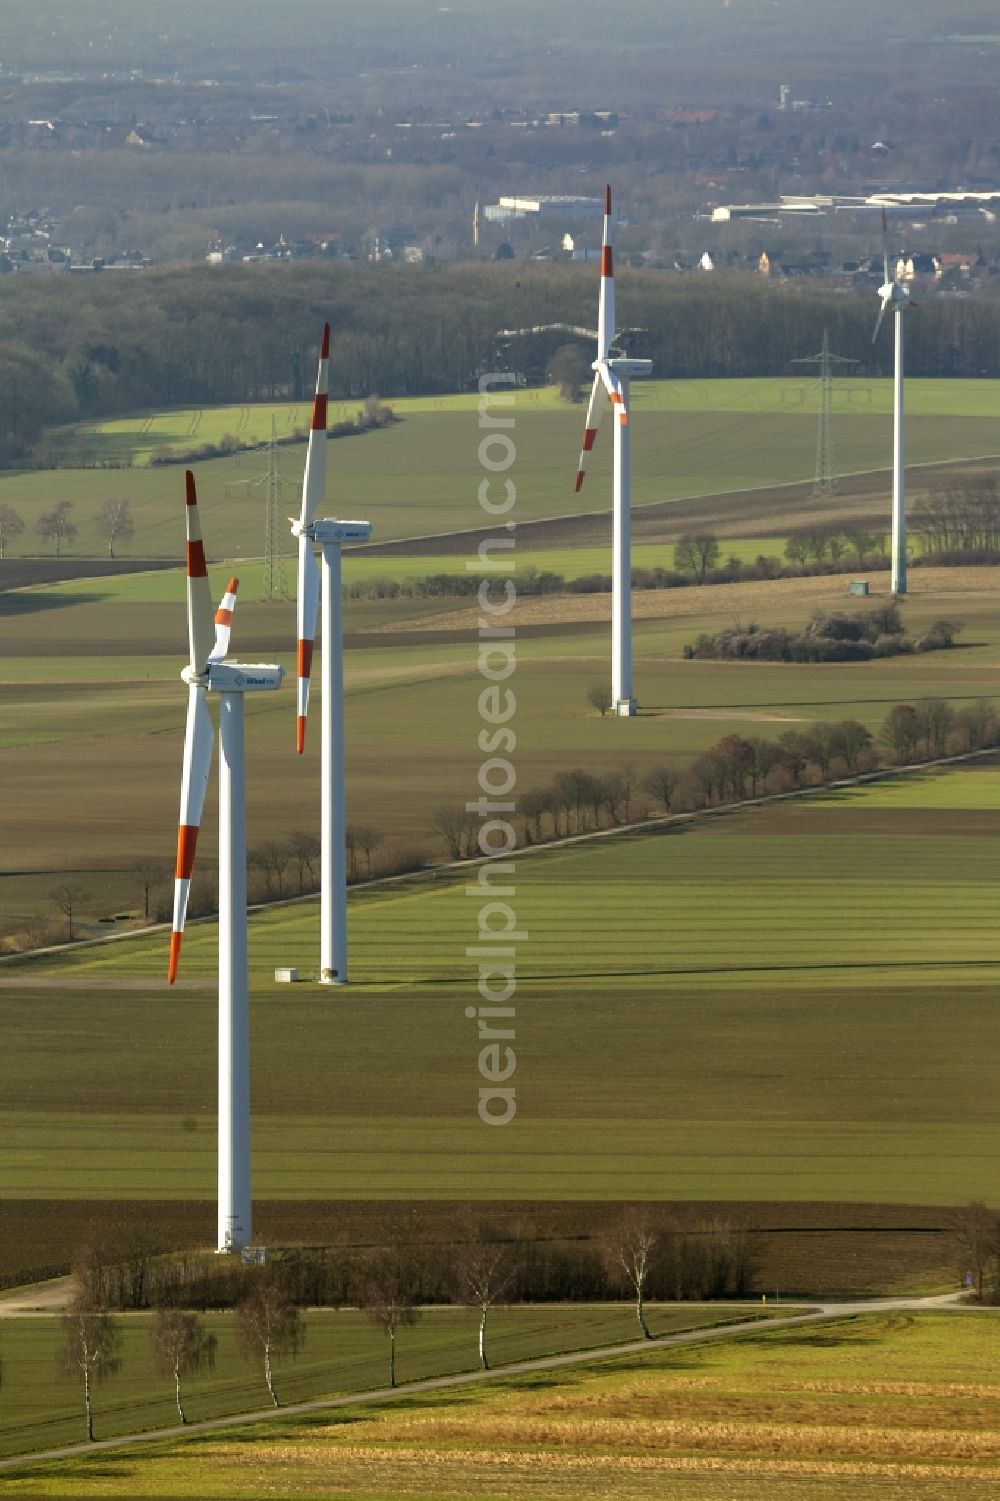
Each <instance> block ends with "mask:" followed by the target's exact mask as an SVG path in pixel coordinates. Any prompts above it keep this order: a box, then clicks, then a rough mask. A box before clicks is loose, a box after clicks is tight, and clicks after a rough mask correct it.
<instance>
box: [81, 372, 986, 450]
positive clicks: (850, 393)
mask: <svg viewBox="0 0 1000 1501" xmlns="http://www.w3.org/2000/svg"><path fill="white" fill-rule="evenodd" d="M496 390H497V391H498V392H501V391H503V388H502V387H500V386H497V387H496ZM818 390H819V387H818V382H817V381H815V380H808V379H798V378H790V377H775V378H759V379H747V380H675V381H666V380H648V381H636V382H635V383H634V384H633V387H632V405H633V407H634V408H635V410H636V411H642V410H644V409H648V410H651V411H661V412H700V411H711V412H782V413H787V412H788V411H796V410H799V409H804V410H806V411H809V412H812V413H816V412H817V411H818V406H819V398H818ZM503 394H504V395H507V394H508V393H507V392H505V391H504V392H503ZM509 394H512V395H513V397H514V400H513V402H511V403H509V405H510V406H511V408H512V410H513V411H514V413H515V415H517V416H523V415H526V414H528V413H531V412H546V411H547V412H562V411H564V410H565V407H566V403H565V402H564V401H563V399H562V398H561V397H560V395H559V392H558V389H557V388H556V387H555V386H546V387H545V388H543V389H534V388H533V389H530V390H526V389H523V388H522V389H520V390H515V391H514V392H512V393H509ZM479 401H480V398H479V395H478V393H472V392H470V393H467V394H464V395H459V396H402V397H399V396H397V397H393V398H392V400H391V402H390V405H391V406H392V409H393V411H394V412H395V413H396V414H397V416H398V417H400V418H408V417H416V416H435V415H439V414H445V413H462V414H469V415H471V414H474V413H477V412H478V410H479ZM907 402H908V409H909V411H910V413H911V414H912V415H913V416H919V417H931V416H955V417H959V416H961V417H995V416H996V413H997V411H998V409H1000V381H997V380H944V379H939V380H927V379H924V380H920V379H916V378H914V379H913V380H910V381H908V382H907ZM505 404H508V403H505ZM361 406H363V402H361V400H360V399H358V400H354V401H341V400H338V399H336V398H333V399H331V401H330V404H329V414H328V416H329V422H330V424H331V426H332V425H333V424H334V423H337V422H353V421H354V419H355V416H356V415H357V412H358V410H359V408H360V407H361ZM833 406H834V410H835V411H844V412H879V413H888V412H891V411H892V381H891V380H888V379H886V378H879V377H866V376H844V377H840V378H837V379H835V380H834V383H833ZM309 417H310V403H309V402H308V401H299V402H277V403H266V402H265V403H259V404H254V405H248V406H224V407H205V408H197V407H193V408H186V409H182V410H179V411H172V412H156V413H146V414H140V415H137V416H135V417H125V418H116V419H114V420H111V421H107V422H95V423H77V424H75V425H74V426H73V427H70V428H66V429H62V430H60V432H59V433H58V434H57V435H56V438H57V442H58V443H59V444H60V446H61V447H62V449H63V450H64V452H69V453H72V452H74V451H76V452H77V453H79V455H80V457H85V458H86V459H87V460H89V461H91V462H93V461H95V460H96V461H101V460H104V461H107V460H111V459H118V458H121V457H123V456H128V457H129V458H130V459H131V461H132V462H133V463H135V464H144V463H146V462H148V458H149V455H150V454H151V453H152V452H153V451H154V450H155V449H157V448H175V449H177V448H181V449H186V448H191V447H194V446H196V445H197V444H199V443H214V444H218V443H219V442H220V440H221V439H222V438H223V437H225V436H226V435H230V436H233V437H235V438H236V439H237V440H238V441H239V442H240V443H242V444H249V443H260V444H263V443H267V442H269V441H270V439H271V433H272V425H273V431H274V433H275V435H276V436H277V437H278V438H279V439H281V438H287V437H288V436H289V435H290V434H292V433H295V432H301V431H302V430H304V429H306V428H308V426H309Z"/></svg>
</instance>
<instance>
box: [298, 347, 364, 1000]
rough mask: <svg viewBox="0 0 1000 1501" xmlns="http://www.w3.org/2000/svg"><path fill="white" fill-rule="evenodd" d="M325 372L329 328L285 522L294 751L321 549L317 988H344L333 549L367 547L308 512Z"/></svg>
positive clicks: (322, 440)
mask: <svg viewBox="0 0 1000 1501" xmlns="http://www.w3.org/2000/svg"><path fill="white" fill-rule="evenodd" d="M329 369H330V325H329V323H325V324H324V325H323V344H322V347H321V349H320V357H319V372H318V374H317V376H316V395H315V398H314V399H313V410H312V421H311V422H310V425H309V447H308V448H307V450H306V467H305V475H304V477H303V482H302V510H301V512H300V514H299V517H298V519H297V520H296V519H295V517H289V520H290V521H291V524H292V536H293V537H297V538H298V540H299V581H298V596H297V607H298V632H299V649H298V704H297V715H298V717H297V721H296V747H297V749H298V752H299V754H300V755H301V754H302V752H303V750H304V749H305V743H306V720H307V717H308V714H309V684H310V678H311V674H312V657H313V642H314V639H315V636H316V612H317V608H318V605H319V599H320V570H319V567H318V565H317V563H316V557H315V554H314V553H313V546H314V545H315V544H316V543H318V544H319V546H320V548H321V549H322V556H323V572H322V596H323V613H322V621H321V624H322V629H323V680H322V682H323V705H322V721H321V731H322V753H321V760H320V781H321V789H322V791H321V807H320V980H321V982H322V983H323V984H324V985H346V984H347V827H346V816H345V808H344V628H343V618H342V611H341V601H340V579H341V546H342V544H343V543H345V542H367V540H368V538H369V537H370V536H371V534H372V525H371V522H370V521H331V520H324V521H317V520H316V511H317V509H318V508H319V505H320V502H321V501H322V499H323V496H324V493H325V490H326V406H327V390H328V387H329Z"/></svg>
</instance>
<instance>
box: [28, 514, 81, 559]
mask: <svg viewBox="0 0 1000 1501" xmlns="http://www.w3.org/2000/svg"><path fill="white" fill-rule="evenodd" d="M72 509H73V502H72V501H71V500H60V501H57V502H56V504H55V506H53V508H52V510H51V511H46V512H44V513H43V515H41V516H39V518H38V520H37V521H36V522H35V531H36V532H37V533H38V535H39V537H41V539H42V541H43V542H51V543H53V544H54V546H55V552H56V557H57V558H58V557H59V555H60V553H61V552H62V545H63V543H64V542H72V541H73V539H74V537H75V536H76V526H75V524H74V523H73V522H72V521H70V519H69V513H70V511H71V510H72Z"/></svg>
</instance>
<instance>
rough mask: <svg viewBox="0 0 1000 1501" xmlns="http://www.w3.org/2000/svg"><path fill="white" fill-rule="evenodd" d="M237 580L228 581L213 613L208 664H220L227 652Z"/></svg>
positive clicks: (238, 582) (238, 583)
mask: <svg viewBox="0 0 1000 1501" xmlns="http://www.w3.org/2000/svg"><path fill="white" fill-rule="evenodd" d="M239 587H240V581H239V579H230V580H229V583H228V584H227V585H226V592H225V594H224V595H223V596H222V602H221V604H220V605H219V608H218V609H217V610H216V612H215V645H214V646H213V648H212V651H211V653H210V655H209V658H208V660H209V661H210V662H221V661H222V659H223V657H224V656H225V655H226V653H227V652H228V650H229V637H230V634H231V632H232V626H233V611H234V610H235V609H236V591H237V589H238V588H239Z"/></svg>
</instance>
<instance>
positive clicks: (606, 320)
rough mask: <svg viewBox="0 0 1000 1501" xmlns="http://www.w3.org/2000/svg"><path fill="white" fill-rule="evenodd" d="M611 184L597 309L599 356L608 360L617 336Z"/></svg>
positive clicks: (607, 192)
mask: <svg viewBox="0 0 1000 1501" xmlns="http://www.w3.org/2000/svg"><path fill="white" fill-rule="evenodd" d="M613 235H614V230H613V227H612V223H611V185H610V183H609V184H608V186H607V187H606V188H605V189H604V237H603V240H602V242H601V292H600V301H599V303H598V310H597V358H598V359H599V360H606V359H607V357H608V350H609V349H610V347H611V341H612V339H613V338H614V336H615V252H614V247H613V244H612V240H613Z"/></svg>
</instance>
